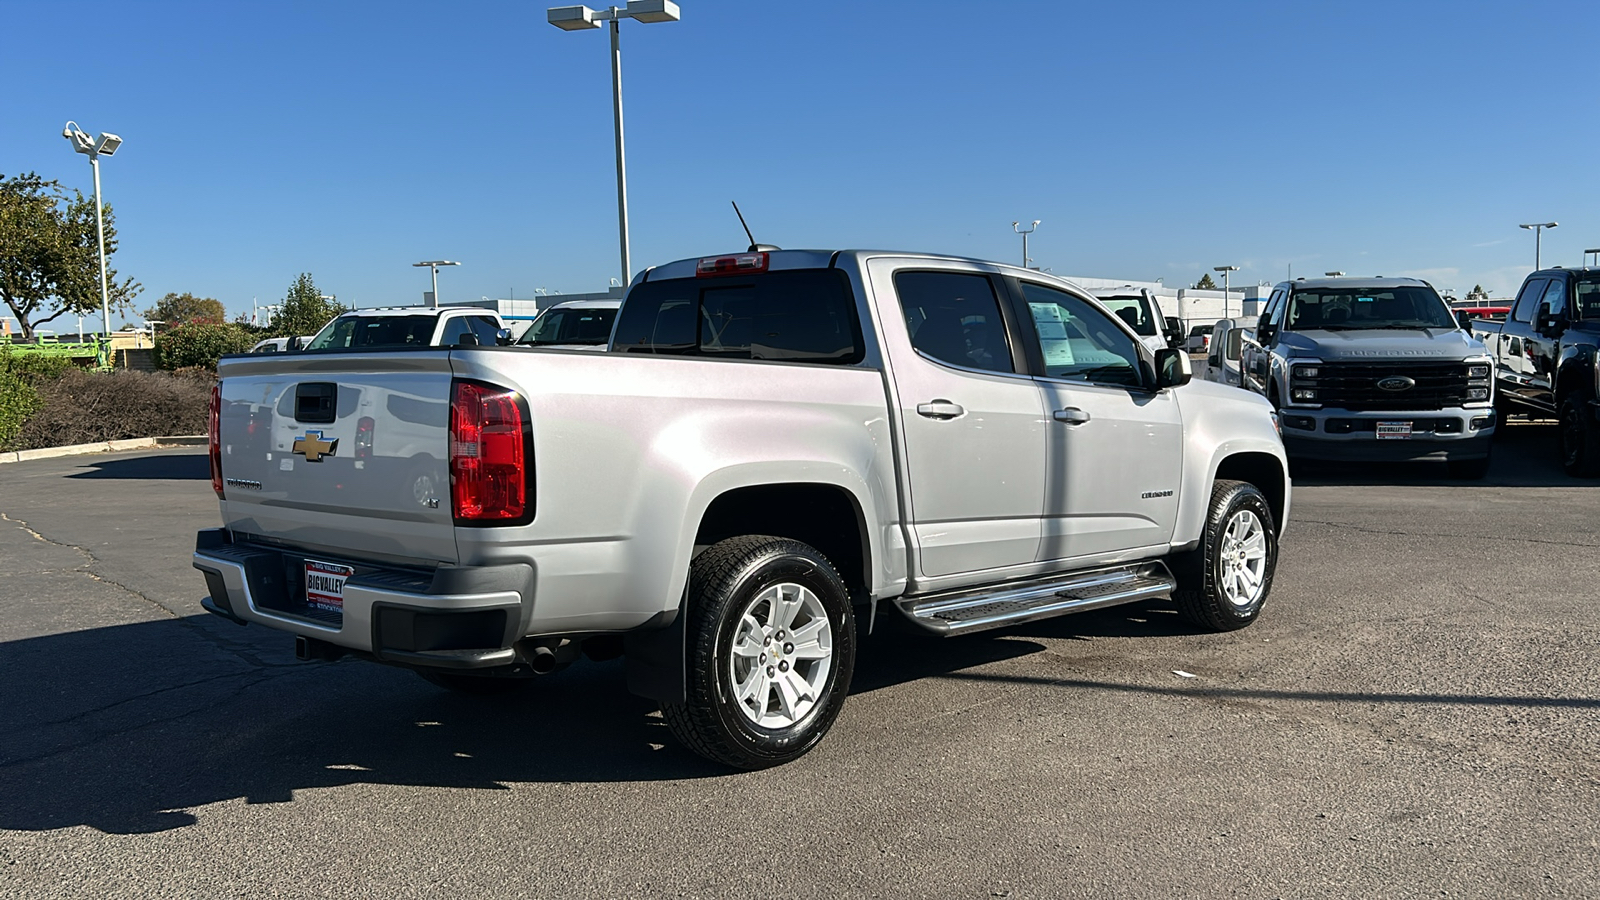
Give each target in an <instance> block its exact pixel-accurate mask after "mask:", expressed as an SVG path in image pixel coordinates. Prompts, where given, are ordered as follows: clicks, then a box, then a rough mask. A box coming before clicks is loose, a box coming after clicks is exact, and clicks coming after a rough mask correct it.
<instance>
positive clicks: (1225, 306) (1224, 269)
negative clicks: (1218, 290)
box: [1211, 266, 1244, 319]
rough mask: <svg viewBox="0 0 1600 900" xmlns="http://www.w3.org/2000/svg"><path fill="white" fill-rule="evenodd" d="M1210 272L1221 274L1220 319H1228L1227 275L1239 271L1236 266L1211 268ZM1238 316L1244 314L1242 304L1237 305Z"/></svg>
mask: <svg viewBox="0 0 1600 900" xmlns="http://www.w3.org/2000/svg"><path fill="white" fill-rule="evenodd" d="M1211 271H1213V272H1221V273H1222V317H1223V318H1224V319H1226V318H1227V317H1228V273H1229V272H1237V271H1239V267H1238V266H1212V267H1211ZM1239 313H1240V315H1243V314H1244V304H1243V303H1240V304H1239Z"/></svg>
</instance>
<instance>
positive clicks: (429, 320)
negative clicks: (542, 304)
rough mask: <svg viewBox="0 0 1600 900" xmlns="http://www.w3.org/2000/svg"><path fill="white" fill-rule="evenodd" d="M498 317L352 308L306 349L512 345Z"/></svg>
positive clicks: (471, 309) (447, 309) (435, 309)
mask: <svg viewBox="0 0 1600 900" xmlns="http://www.w3.org/2000/svg"><path fill="white" fill-rule="evenodd" d="M510 342H511V333H510V332H509V331H506V326H505V323H504V322H502V321H501V320H500V314H499V313H497V312H495V311H494V310H492V309H485V308H483V307H481V306H379V307H371V308H367V309H353V310H351V311H349V312H347V313H345V314H343V315H341V316H339V317H337V318H335V319H334V320H333V321H331V322H329V323H328V324H326V325H324V326H322V330H321V331H318V332H317V334H316V337H313V338H310V339H309V340H308V341H306V342H305V343H304V344H303V346H304V348H305V349H306V350H365V349H376V348H380V347H381V348H386V349H404V348H408V347H409V348H420V347H456V346H461V345H463V344H466V345H471V346H482V347H493V346H496V345H497V344H500V343H510Z"/></svg>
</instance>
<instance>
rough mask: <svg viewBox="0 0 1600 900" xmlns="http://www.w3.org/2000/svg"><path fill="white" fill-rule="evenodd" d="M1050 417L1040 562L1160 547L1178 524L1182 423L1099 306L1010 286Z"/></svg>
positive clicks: (1045, 289)
mask: <svg viewBox="0 0 1600 900" xmlns="http://www.w3.org/2000/svg"><path fill="white" fill-rule="evenodd" d="M1017 284H1018V286H1019V288H1020V291H1021V293H1022V298H1021V299H1022V302H1023V304H1024V305H1025V307H1026V309H1027V310H1028V315H1029V321H1030V323H1031V325H1032V332H1033V334H1032V343H1033V346H1031V347H1029V348H1028V349H1029V350H1030V351H1033V353H1032V354H1031V355H1032V356H1033V360H1032V363H1031V365H1032V368H1033V369H1034V371H1035V373H1036V374H1038V375H1039V379H1038V380H1039V385H1040V387H1041V389H1042V390H1043V392H1044V399H1045V410H1046V413H1047V415H1049V416H1050V422H1049V425H1048V428H1049V433H1048V437H1047V439H1046V447H1047V457H1046V472H1047V473H1048V475H1047V478H1046V482H1045V499H1044V515H1043V519H1042V529H1041V533H1042V540H1041V542H1040V545H1039V557H1038V558H1039V560H1040V561H1041V562H1046V561H1054V560H1067V559H1073V560H1077V561H1079V562H1086V561H1087V560H1086V559H1085V558H1086V557H1095V556H1102V555H1116V554H1121V553H1126V552H1128V551H1137V550H1140V549H1141V548H1148V547H1155V546H1160V545H1165V544H1166V543H1167V542H1168V541H1169V540H1170V539H1171V537H1172V533H1173V529H1174V527H1175V525H1176V522H1177V513H1178V489H1179V487H1180V484H1179V479H1180V475H1181V472H1182V465H1181V463H1182V458H1183V457H1182V454H1183V422H1182V418H1181V416H1180V413H1179V409H1178V403H1177V398H1176V397H1174V396H1173V394H1172V392H1171V391H1154V390H1151V389H1150V385H1149V384H1148V381H1149V380H1150V379H1151V378H1152V377H1153V372H1152V371H1150V370H1149V368H1148V363H1147V361H1146V360H1145V359H1144V358H1143V356H1142V355H1141V354H1140V352H1139V344H1138V343H1137V342H1136V341H1135V339H1134V338H1133V337H1132V336H1131V335H1129V334H1128V333H1127V332H1126V331H1124V330H1122V329H1120V328H1118V327H1117V326H1116V325H1115V324H1114V323H1113V321H1112V319H1111V317H1110V316H1108V315H1106V314H1105V312H1104V311H1103V310H1101V309H1100V308H1099V307H1098V306H1095V305H1094V304H1092V303H1090V302H1089V301H1088V300H1085V299H1083V298H1081V297H1078V296H1076V295H1074V294H1071V293H1068V292H1067V291H1064V290H1061V289H1060V288H1059V287H1056V286H1053V285H1047V284H1041V283H1035V282H1030V281H1019V282H1017Z"/></svg>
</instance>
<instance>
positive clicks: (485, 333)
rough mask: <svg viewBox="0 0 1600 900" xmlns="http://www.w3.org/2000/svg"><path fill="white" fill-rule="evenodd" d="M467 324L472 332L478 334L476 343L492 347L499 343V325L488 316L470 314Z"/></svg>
mask: <svg viewBox="0 0 1600 900" xmlns="http://www.w3.org/2000/svg"><path fill="white" fill-rule="evenodd" d="M468 326H469V327H470V328H471V329H472V333H473V334H475V335H477V336H478V343H479V344H482V345H483V346H485V347H493V346H494V345H495V344H498V343H500V326H499V325H498V324H496V323H495V321H494V320H493V319H491V318H489V317H488V316H472V317H471V319H470V321H469V323H468Z"/></svg>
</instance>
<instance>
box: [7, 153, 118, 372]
mask: <svg viewBox="0 0 1600 900" xmlns="http://www.w3.org/2000/svg"><path fill="white" fill-rule="evenodd" d="M103 214H104V217H105V241H106V259H107V262H108V268H107V271H106V279H107V283H108V290H107V294H108V295H109V299H110V305H111V306H112V307H113V308H115V309H119V310H121V309H125V308H126V307H127V306H128V305H129V304H130V303H131V301H132V300H133V298H134V297H135V296H136V295H137V294H138V293H139V292H140V291H141V290H143V288H142V287H141V286H140V285H139V283H138V282H136V281H134V280H133V279H132V278H128V279H124V280H122V281H120V282H119V281H118V280H117V273H116V270H114V269H111V268H109V261H110V259H111V257H112V256H113V255H114V254H115V253H116V252H117V228H116V218H115V216H114V215H113V214H112V212H111V207H110V206H109V205H108V206H106V207H105V208H104V210H103ZM0 300H4V301H5V304H6V308H7V309H8V310H10V313H11V315H12V317H14V318H15V319H16V320H17V324H18V325H20V326H21V328H22V337H23V338H24V339H26V340H31V339H32V338H33V335H34V331H35V330H36V329H37V328H38V327H39V326H41V325H44V324H46V323H48V322H52V321H54V320H55V319H58V318H60V317H61V316H65V315H69V314H72V315H89V314H91V313H93V312H94V311H95V310H97V309H99V307H100V257H99V246H98V243H97V241H96V237H95V221H94V200H92V199H91V198H87V197H84V196H83V194H82V193H81V192H78V191H74V192H73V197H71V198H70V199H69V198H68V197H67V196H66V194H65V193H64V192H63V191H62V190H61V185H60V184H59V183H57V182H54V181H46V180H45V179H43V178H40V177H39V176H38V175H36V174H34V173H32V172H25V173H23V174H21V175H16V176H13V177H11V178H7V177H5V176H4V175H0Z"/></svg>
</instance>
